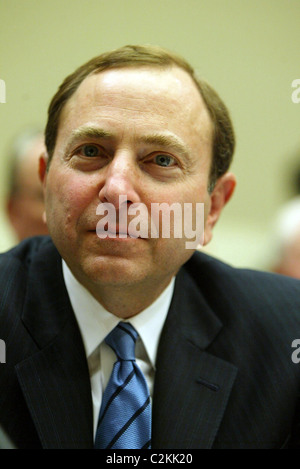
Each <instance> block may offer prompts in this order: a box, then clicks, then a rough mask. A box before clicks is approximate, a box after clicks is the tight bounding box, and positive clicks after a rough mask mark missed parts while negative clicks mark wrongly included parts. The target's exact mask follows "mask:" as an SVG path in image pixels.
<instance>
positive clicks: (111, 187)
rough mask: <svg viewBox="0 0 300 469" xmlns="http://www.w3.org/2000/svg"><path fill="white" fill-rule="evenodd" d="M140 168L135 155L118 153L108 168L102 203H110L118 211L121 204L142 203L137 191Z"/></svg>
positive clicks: (100, 193)
mask: <svg viewBox="0 0 300 469" xmlns="http://www.w3.org/2000/svg"><path fill="white" fill-rule="evenodd" d="M137 171H138V167H137V163H136V162H135V159H134V157H133V155H131V154H130V153H129V152H126V151H120V152H118V153H116V154H115V155H114V157H113V159H112V161H111V162H110V163H109V164H108V165H107V167H106V173H105V179H104V182H103V185H102V187H101V189H100V191H99V199H100V201H101V202H102V203H104V202H109V203H111V204H113V205H114V207H115V208H116V209H117V210H118V209H119V208H120V206H119V204H120V199H119V197H120V196H125V197H126V198H125V199H124V197H122V199H121V204H123V203H127V205H129V204H132V203H138V202H140V197H139V194H138V191H137V185H138V181H139V176H138V174H137Z"/></svg>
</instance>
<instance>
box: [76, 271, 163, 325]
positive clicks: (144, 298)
mask: <svg viewBox="0 0 300 469" xmlns="http://www.w3.org/2000/svg"><path fill="white" fill-rule="evenodd" d="M171 279H172V276H171V277H169V278H168V279H165V281H164V282H162V281H161V282H159V283H158V284H157V285H154V284H153V283H151V284H150V285H149V284H147V285H145V284H144V283H143V284H141V285H136V284H135V285H134V286H131V285H122V286H120V285H118V286H116V285H113V286H110V285H109V286H107V285H105V286H103V285H93V286H91V285H89V286H87V285H84V286H85V287H86V288H87V289H88V290H89V292H90V293H91V294H92V295H93V296H94V298H95V299H96V300H97V301H98V302H99V303H100V304H101V305H102V306H103V307H104V308H105V309H106V310H107V311H109V312H110V313H112V314H114V315H115V316H117V317H119V318H121V319H128V318H131V317H133V316H135V315H136V314H138V313H140V312H141V311H143V310H144V309H146V308H147V307H148V306H150V305H151V304H152V303H154V301H155V300H156V299H157V298H158V297H159V296H160V295H161V293H162V292H163V291H164V290H165V289H166V288H167V286H168V285H169V283H170V281H171Z"/></svg>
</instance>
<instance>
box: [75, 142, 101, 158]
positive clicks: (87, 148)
mask: <svg viewBox="0 0 300 469" xmlns="http://www.w3.org/2000/svg"><path fill="white" fill-rule="evenodd" d="M80 150H81V152H82V153H83V155H84V156H88V157H95V156H99V148H98V147H97V146H96V145H83V146H82V147H81V148H80Z"/></svg>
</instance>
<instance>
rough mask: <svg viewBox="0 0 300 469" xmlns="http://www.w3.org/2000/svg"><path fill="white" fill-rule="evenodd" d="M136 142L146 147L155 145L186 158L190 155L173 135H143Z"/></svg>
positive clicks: (181, 142) (185, 147)
mask: <svg viewBox="0 0 300 469" xmlns="http://www.w3.org/2000/svg"><path fill="white" fill-rule="evenodd" d="M138 142H141V143H145V144H146V145H157V146H159V147H162V148H172V149H174V150H175V151H178V152H179V153H181V154H183V155H184V156H186V157H189V156H190V153H191V150H190V149H189V147H188V146H187V145H186V144H185V143H184V142H183V141H182V140H181V139H180V138H179V137H177V136H176V135H173V134H162V133H154V134H150V135H145V136H143V137H139V138H138Z"/></svg>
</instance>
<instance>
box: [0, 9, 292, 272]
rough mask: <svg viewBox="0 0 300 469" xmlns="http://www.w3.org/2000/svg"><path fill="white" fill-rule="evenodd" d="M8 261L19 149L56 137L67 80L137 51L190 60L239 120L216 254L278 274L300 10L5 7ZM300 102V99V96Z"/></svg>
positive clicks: (1, 196) (1, 234)
mask: <svg viewBox="0 0 300 469" xmlns="http://www.w3.org/2000/svg"><path fill="white" fill-rule="evenodd" d="M0 21H1V27H0V79H1V80H4V82H5V84H6V103H0V133H1V138H0V204H1V205H0V209H1V210H0V251H4V250H6V249H8V248H9V247H11V246H13V245H14V244H15V243H16V241H17V237H16V234H15V232H14V230H13V229H12V225H11V224H10V222H9V219H8V215H7V212H6V207H7V199H6V195H7V192H8V186H9V180H10V176H9V175H10V174H11V167H10V161H11V158H12V156H11V148H12V145H13V143H14V142H15V138H16V136H17V135H18V134H19V133H20V132H23V131H27V129H31V128H34V129H40V128H42V129H43V128H44V126H45V122H46V116H47V108H48V104H49V101H50V99H51V98H52V96H53V94H54V93H55V92H56V90H57V88H58V86H59V84H60V83H61V81H62V80H63V79H64V78H65V76H66V75H68V74H69V73H71V72H73V70H74V69H75V68H76V67H77V66H79V65H81V64H82V63H84V62H86V61H87V60H89V59H90V58H92V57H94V56H95V55H98V54H100V53H102V52H104V51H107V50H110V49H112V48H117V47H120V46H123V45H125V44H154V45H160V46H163V47H166V48H168V49H170V50H172V51H174V52H177V53H179V54H181V55H182V56H184V57H185V58H186V59H187V60H188V61H189V62H190V63H191V64H192V65H193V66H194V68H195V69H196V71H197V72H198V74H199V75H200V76H201V77H202V78H205V79H206V80H208V81H209V82H210V84H211V85H213V86H214V87H215V89H216V90H217V91H218V93H219V94H220V96H221V97H222V98H223V100H224V101H225V103H226V104H227V106H228V108H229V109H230V111H231V115H232V119H233V122H234V126H235V130H236V136H237V148H236V153H235V159H234V163H233V166H232V170H233V171H234V172H235V174H236V176H237V180H238V185H237V188H236V192H235V194H234V197H233V199H232V200H231V202H230V203H229V205H228V206H227V207H226V209H225V211H224V212H223V214H222V217H221V219H220V221H219V222H218V225H217V226H216V228H215V234H214V238H213V240H212V242H211V244H210V245H209V247H208V249H207V250H208V251H209V252H210V253H211V254H213V255H215V256H217V257H219V258H220V259H223V260H225V261H227V262H229V263H231V264H233V265H236V266H246V267H255V268H258V269H269V267H270V265H271V264H272V262H273V257H274V254H275V251H276V249H277V244H278V239H277V234H276V232H275V226H276V223H275V220H276V218H277V213H278V210H279V209H281V207H282V206H283V205H284V204H285V203H286V202H288V201H289V200H290V199H292V198H293V197H294V196H296V195H297V194H298V193H299V192H300V189H299V185H300V183H299V181H300V178H299V174H300V103H299V104H297V103H294V102H293V101H292V99H291V96H292V92H293V91H294V89H293V88H292V86H291V84H292V82H293V80H295V79H299V78H300V60H299V56H300V28H299V24H300V1H299V0H151V1H150V0H51V1H48V0H0ZM299 96H300V93H299Z"/></svg>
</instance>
